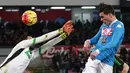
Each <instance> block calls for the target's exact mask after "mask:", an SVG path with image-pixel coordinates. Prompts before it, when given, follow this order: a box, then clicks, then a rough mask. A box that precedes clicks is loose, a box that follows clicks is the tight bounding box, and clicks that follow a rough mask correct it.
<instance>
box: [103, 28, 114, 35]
mask: <svg viewBox="0 0 130 73" xmlns="http://www.w3.org/2000/svg"><path fill="white" fill-rule="evenodd" d="M102 35H104V36H112V28H102Z"/></svg>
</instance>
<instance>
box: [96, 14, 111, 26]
mask: <svg viewBox="0 0 130 73" xmlns="http://www.w3.org/2000/svg"><path fill="white" fill-rule="evenodd" d="M99 16H100V20H101V21H102V22H103V23H104V24H105V25H109V24H110V23H111V22H110V14H104V12H101V13H100V14H99Z"/></svg>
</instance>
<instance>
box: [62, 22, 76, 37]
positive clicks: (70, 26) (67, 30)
mask: <svg viewBox="0 0 130 73" xmlns="http://www.w3.org/2000/svg"><path fill="white" fill-rule="evenodd" d="M62 28H63V31H64V32H65V33H66V34H67V35H70V33H71V32H72V31H74V29H73V24H72V21H71V20H69V21H67V22H66V23H65V24H64V26H63V27H62Z"/></svg>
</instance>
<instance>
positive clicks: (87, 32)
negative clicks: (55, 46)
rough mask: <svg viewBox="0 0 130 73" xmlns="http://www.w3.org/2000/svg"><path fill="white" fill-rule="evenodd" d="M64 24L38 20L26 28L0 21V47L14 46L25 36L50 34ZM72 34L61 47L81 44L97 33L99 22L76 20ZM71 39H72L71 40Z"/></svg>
mask: <svg viewBox="0 0 130 73" xmlns="http://www.w3.org/2000/svg"><path fill="white" fill-rule="evenodd" d="M63 24H64V23H62V24H61V23H60V22H58V21H53V20H39V21H38V22H37V23H36V24H35V25H33V26H27V25H25V24H23V23H22V22H19V23H16V22H15V21H4V22H3V21H2V20H1V21H0V39H1V40H0V45H1V46H4V45H8V46H14V45H15V44H17V43H18V42H19V41H21V40H23V37H24V36H26V35H31V36H33V37H37V36H40V35H42V34H45V33H48V32H51V31H53V30H56V29H58V28H61V27H62V26H63ZM73 24H74V28H75V30H74V32H73V33H72V34H71V35H70V36H69V37H68V38H67V39H66V40H64V41H62V42H61V43H59V44H61V45H72V44H77V45H80V44H83V42H84V41H85V39H87V38H90V37H92V36H93V35H95V33H96V32H97V31H98V29H99V27H100V25H101V22H100V21H95V20H93V22H92V23H90V22H89V21H88V20H86V21H83V22H81V21H80V20H77V21H75V22H73ZM72 38H73V39H72Z"/></svg>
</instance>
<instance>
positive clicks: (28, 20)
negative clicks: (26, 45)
mask: <svg viewBox="0 0 130 73" xmlns="http://www.w3.org/2000/svg"><path fill="white" fill-rule="evenodd" d="M22 22H23V23H24V24H26V25H27V26H32V25H34V24H36V22H37V14H36V13H35V12H34V11H32V10H27V11H25V12H24V13H23V15H22Z"/></svg>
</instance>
